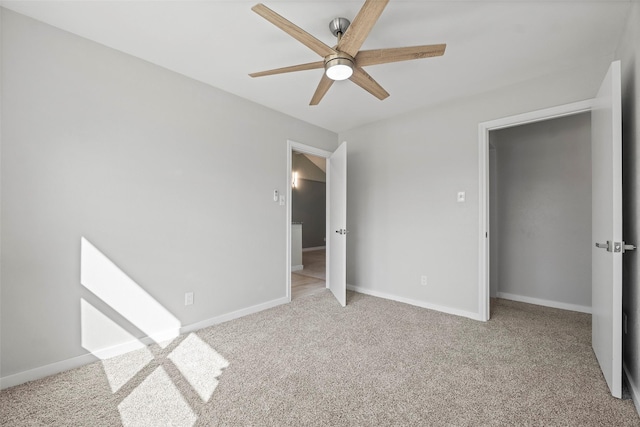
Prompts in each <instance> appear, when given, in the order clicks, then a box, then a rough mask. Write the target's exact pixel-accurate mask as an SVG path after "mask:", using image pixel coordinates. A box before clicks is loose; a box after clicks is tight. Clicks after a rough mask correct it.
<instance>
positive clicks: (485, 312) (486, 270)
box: [478, 100, 593, 321]
mask: <svg viewBox="0 0 640 427" xmlns="http://www.w3.org/2000/svg"><path fill="white" fill-rule="evenodd" d="M592 108H593V101H592V100H587V101H581V102H575V103H572V104H566V105H561V106H558V107H553V108H548V109H545V110H538V111H533V112H530V113H525V114H520V115H516V116H511V117H505V118H502V119H497V120H492V121H489V122H484V123H480V124H479V126H478V131H479V139H478V141H479V147H478V148H479V153H480V165H479V166H480V167H479V172H480V176H479V178H480V179H479V184H480V185H479V187H480V188H479V202H480V203H479V208H480V215H479V217H480V227H479V232H480V234H479V236H478V237H479V239H478V242H479V280H478V319H479V320H483V321H487V320H489V317H490V296H491V290H490V284H491V277H490V276H491V272H492V269H494V271H497V270H495V268H496V265H495V264H493V263H492V261H495V260H492V259H491V256H490V242H491V239H490V236H491V234H492V233H491V231H492V230H491V224H490V219H491V217H490V197H489V196H490V185H491V180H490V157H491V156H492V155H494V156H495V154H491V150H490V146H489V142H490V141H489V140H490V133H491V132H494V131H498V130H500V129H507V128H513V127H517V126H522V125H527V124H534V123H538V122H543V121H546V120H552V119H558V118H561V117H566V116H573V115H577V114H581V113H590V112H591V110H592ZM494 221H495V220H494ZM494 227H495V223H494ZM547 243H548V244H550V245H552V244H555V243H556V242H555V240H553V241H551V242H547ZM522 244H523V245H526V244H528V242H526V241H523V242H522ZM494 250H495V248H494ZM494 280H495V278H494Z"/></svg>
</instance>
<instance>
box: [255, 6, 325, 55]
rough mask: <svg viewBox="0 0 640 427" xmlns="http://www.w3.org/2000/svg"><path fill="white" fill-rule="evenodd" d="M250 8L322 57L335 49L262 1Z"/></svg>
mask: <svg viewBox="0 0 640 427" xmlns="http://www.w3.org/2000/svg"><path fill="white" fill-rule="evenodd" d="M251 10H253V11H254V12H255V13H257V14H258V15H260V16H262V17H263V18H264V19H266V20H267V21H269V22H271V23H272V24H273V25H275V26H276V27H278V28H280V29H281V30H282V31H284V32H285V33H287V34H289V35H290V36H291V37H293V38H294V39H296V40H298V41H299V42H300V43H302V44H303V45H305V46H307V47H308V48H309V49H311V50H312V51H314V52H315V53H317V54H318V55H320V56H322V57H323V58H324V57H325V56H327V55H330V54H332V53H336V51H335V50H333V49H331V48H330V47H329V46H327V45H326V44H324V43H322V42H321V41H320V40H318V39H317V38H315V37H313V36H312V35H311V34H309V33H307V32H306V31H305V30H303V29H302V28H300V27H298V26H297V25H295V24H294V23H292V22H290V21H287V20H286V19H285V18H283V17H282V16H280V15H278V14H277V13H275V12H274V11H273V10H271V9H269V8H268V7H267V6H265V5H263V4H262V3H258V4H257V5H255V6H253V7H252V8H251Z"/></svg>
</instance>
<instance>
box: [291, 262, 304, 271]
mask: <svg viewBox="0 0 640 427" xmlns="http://www.w3.org/2000/svg"><path fill="white" fill-rule="evenodd" d="M303 269H304V265H302V264H300V265H292V266H291V271H300V270H303Z"/></svg>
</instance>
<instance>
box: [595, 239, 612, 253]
mask: <svg viewBox="0 0 640 427" xmlns="http://www.w3.org/2000/svg"><path fill="white" fill-rule="evenodd" d="M610 244H611V241H610V240H607V243H596V248H600V249H606V250H607V252H611V250H610V247H611V245H610Z"/></svg>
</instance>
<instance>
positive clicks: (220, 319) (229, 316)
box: [180, 297, 290, 334]
mask: <svg viewBox="0 0 640 427" xmlns="http://www.w3.org/2000/svg"><path fill="white" fill-rule="evenodd" d="M288 302H290V301H289V299H288V298H286V297H284V298H277V299H274V300H271V301H267V302H263V303H261V304H256V305H252V306H251V307H246V308H241V309H239V310H236V311H232V312H231V313H226V314H221V315H220V316H216V317H212V318H211V319H207V320H202V321H200V322H196V323H192V324H190V325H186V326H183V327H182V328H180V334H186V333H188V332H193V331H198V330H200V329H204V328H208V327H209V326H213V325H217V324H219V323H224V322H228V321H230V320H235V319H239V318H241V317H244V316H248V315H250V314H254V313H258V312H260V311H263V310H268V309H270V308H273V307H277V306H279V305H282V304H287V303H288Z"/></svg>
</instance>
